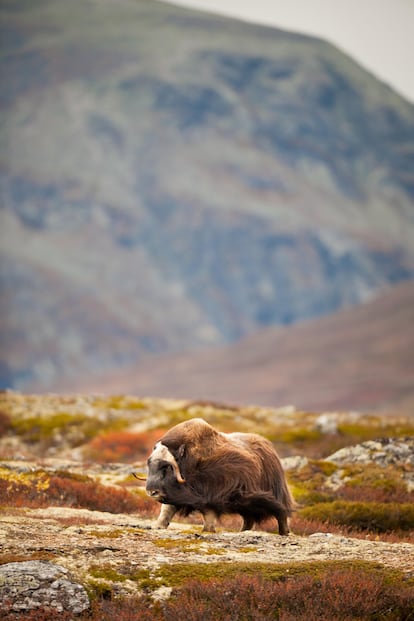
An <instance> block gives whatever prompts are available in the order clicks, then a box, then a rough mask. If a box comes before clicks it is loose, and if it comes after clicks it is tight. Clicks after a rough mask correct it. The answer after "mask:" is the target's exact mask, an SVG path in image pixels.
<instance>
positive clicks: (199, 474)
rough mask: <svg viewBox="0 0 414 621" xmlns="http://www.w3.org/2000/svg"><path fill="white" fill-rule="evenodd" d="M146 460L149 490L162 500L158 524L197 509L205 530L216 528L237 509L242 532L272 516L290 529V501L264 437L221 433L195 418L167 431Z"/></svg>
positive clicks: (161, 525) (283, 532)
mask: <svg viewBox="0 0 414 621" xmlns="http://www.w3.org/2000/svg"><path fill="white" fill-rule="evenodd" d="M147 464H148V477H147V483H146V490H147V493H148V494H149V495H150V496H151V497H152V498H154V499H156V500H158V502H160V503H162V507H161V511H160V515H159V517H158V520H157V522H156V527H158V528H167V526H168V525H169V523H170V521H171V519H172V517H173V516H174V515H175V514H176V513H177V511H178V512H180V513H181V514H183V515H188V514H190V513H191V512H193V511H200V512H201V513H202V515H203V517H204V529H203V530H204V531H212V532H214V530H215V523H216V519H217V518H218V517H220V516H221V515H223V514H225V513H237V514H239V515H241V516H242V518H243V526H242V530H249V529H251V528H252V527H253V525H254V524H255V523H258V524H260V522H262V521H263V520H266V519H267V518H269V517H275V518H276V519H277V522H278V525H279V533H280V534H281V535H287V534H288V533H289V527H288V517H289V516H290V515H291V514H292V511H293V509H294V501H293V498H292V496H291V494H290V491H289V488H288V486H287V483H286V478H285V474H284V472H283V468H282V465H281V463H280V460H279V457H278V456H277V454H276V451H275V450H274V448H273V446H272V444H271V443H270V442H269V441H268V440H266V439H265V438H263V437H262V436H259V435H257V434H252V433H222V432H220V431H217V430H216V429H214V428H213V427H212V426H211V425H209V424H208V423H206V422H205V421H204V420H203V419H201V418H193V419H191V420H188V421H185V422H184V423H180V424H178V425H176V426H175V427H172V429H170V430H169V431H167V433H166V434H165V435H164V436H163V437H162V438H161V439H160V440H159V441H158V442H157V443H156V445H155V447H154V450H153V451H152V453H151V455H150V456H149V458H148V462H147Z"/></svg>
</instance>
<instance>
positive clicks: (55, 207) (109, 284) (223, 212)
mask: <svg viewBox="0 0 414 621" xmlns="http://www.w3.org/2000/svg"><path fill="white" fill-rule="evenodd" d="M0 22H1V24H0V25H1V53H0V74H1V75H0V77H1V81H2V85H5V86H3V88H2V93H1V96H0V110H1V129H0V192H1V207H2V209H1V212H0V213H1V231H2V232H1V248H0V258H1V270H0V272H1V281H0V286H1V294H2V296H1V316H0V330H1V334H2V349H1V356H0V383H1V385H2V386H3V387H14V388H18V389H23V390H24V389H25V388H26V387H28V386H30V387H32V388H34V389H35V390H53V389H54V388H55V387H56V386H58V385H60V384H61V383H62V382H70V381H76V380H77V379H79V378H84V377H88V376H89V375H91V374H96V373H104V372H109V371H111V372H112V371H113V370H116V369H117V368H120V367H128V366H130V365H134V364H137V363H140V362H143V361H145V359H146V358H147V357H148V356H149V355H153V354H154V353H155V354H164V353H171V354H173V353H178V352H181V351H192V350H195V349H199V348H202V347H205V346H213V345H218V346H220V345H223V344H225V343H235V342H237V341H238V340H239V339H241V338H244V337H247V336H248V335H252V334H253V333H254V332H255V331H256V330H258V329H261V328H264V327H266V326H272V325H287V324H296V323H298V322H301V321H303V320H309V319H311V318H312V317H319V316H322V315H325V314H329V313H333V312H335V311H338V310H340V309H343V308H346V307H349V306H352V305H355V304H359V303H361V302H364V301H366V300H368V299H370V298H372V297H373V296H375V295H377V294H379V293H380V292H381V291H382V290H383V289H384V288H386V287H388V286H389V285H390V284H395V283H399V282H401V281H405V280H411V279H413V277H414V106H412V105H411V104H409V103H408V102H406V101H405V100H403V99H402V98H401V97H399V96H398V95H397V94H396V93H394V92H393V91H392V90H391V89H390V88H388V87H387V86H386V85H384V84H382V83H380V82H379V81H378V80H377V79H376V78H375V77H373V76H372V75H370V74H368V73H367V72H366V71H365V70H363V69H362V68H361V67H359V66H358V65H357V64H356V63H355V62H353V61H352V60H351V59H350V58H348V57H347V56H346V55H344V54H343V53H341V52H340V51H338V50H337V49H336V48H334V47H333V46H332V45H330V44H328V43H326V42H324V41H321V40H318V39H314V38H311V37H305V36H302V35H297V34H294V33H290V32H284V31H282V30H277V29H272V28H265V27H262V26H256V25H252V24H247V23H243V22H239V21H237V20H232V19H228V18H223V17H217V16H214V15H210V14H203V13H199V12H196V11H191V10H187V9H182V8H178V7H174V6H172V5H168V4H164V3H161V2H157V1H155V0H140V2H135V1H134V0H123V1H122V2H118V1H117V0H106V1H105V2H102V1H98V0H71V2H70V3H69V2H65V1H64V0H35V1H31V2H29V1H28V0H13V1H11V0H4V1H3V2H2V3H1V7H0Z"/></svg>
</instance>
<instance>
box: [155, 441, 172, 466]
mask: <svg viewBox="0 0 414 621" xmlns="http://www.w3.org/2000/svg"><path fill="white" fill-rule="evenodd" d="M151 459H163V460H164V461H169V462H171V460H172V459H174V455H173V454H172V453H171V452H170V450H169V448H168V447H167V446H165V444H163V443H162V442H157V444H156V445H155V446H154V450H153V451H152V454H151ZM174 461H175V460H174Z"/></svg>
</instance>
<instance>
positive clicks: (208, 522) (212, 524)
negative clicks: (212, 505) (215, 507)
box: [203, 509, 217, 533]
mask: <svg viewBox="0 0 414 621" xmlns="http://www.w3.org/2000/svg"><path fill="white" fill-rule="evenodd" d="M203 518H204V526H203V533H215V532H216V520H217V515H216V513H215V511H212V510H211V509H205V510H204V511H203Z"/></svg>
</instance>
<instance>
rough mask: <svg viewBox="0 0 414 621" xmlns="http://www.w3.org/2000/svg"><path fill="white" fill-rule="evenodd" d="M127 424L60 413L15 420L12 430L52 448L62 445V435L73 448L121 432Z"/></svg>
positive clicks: (28, 439)
mask: <svg viewBox="0 0 414 621" xmlns="http://www.w3.org/2000/svg"><path fill="white" fill-rule="evenodd" d="M126 424H128V421H126V420H123V419H116V420H112V421H107V422H105V423H103V422H102V421H101V420H99V419H98V418H96V417H91V416H85V415H84V414H72V413H69V412H58V413H54V414H50V415H38V416H27V417H16V418H14V419H13V420H12V424H11V426H12V430H13V431H14V433H16V434H17V435H19V436H22V437H23V438H24V440H25V441H26V442H29V443H32V444H35V443H38V442H40V443H42V444H43V445H46V446H49V445H51V444H59V441H60V439H61V438H60V436H62V435H63V436H64V437H65V442H67V443H68V444H70V445H71V446H78V445H80V444H82V443H84V442H85V441H86V440H88V439H91V438H93V437H94V436H95V435H96V434H97V433H101V432H102V431H103V430H108V429H112V430H113V429H122V428H124V427H125V425H126Z"/></svg>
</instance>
